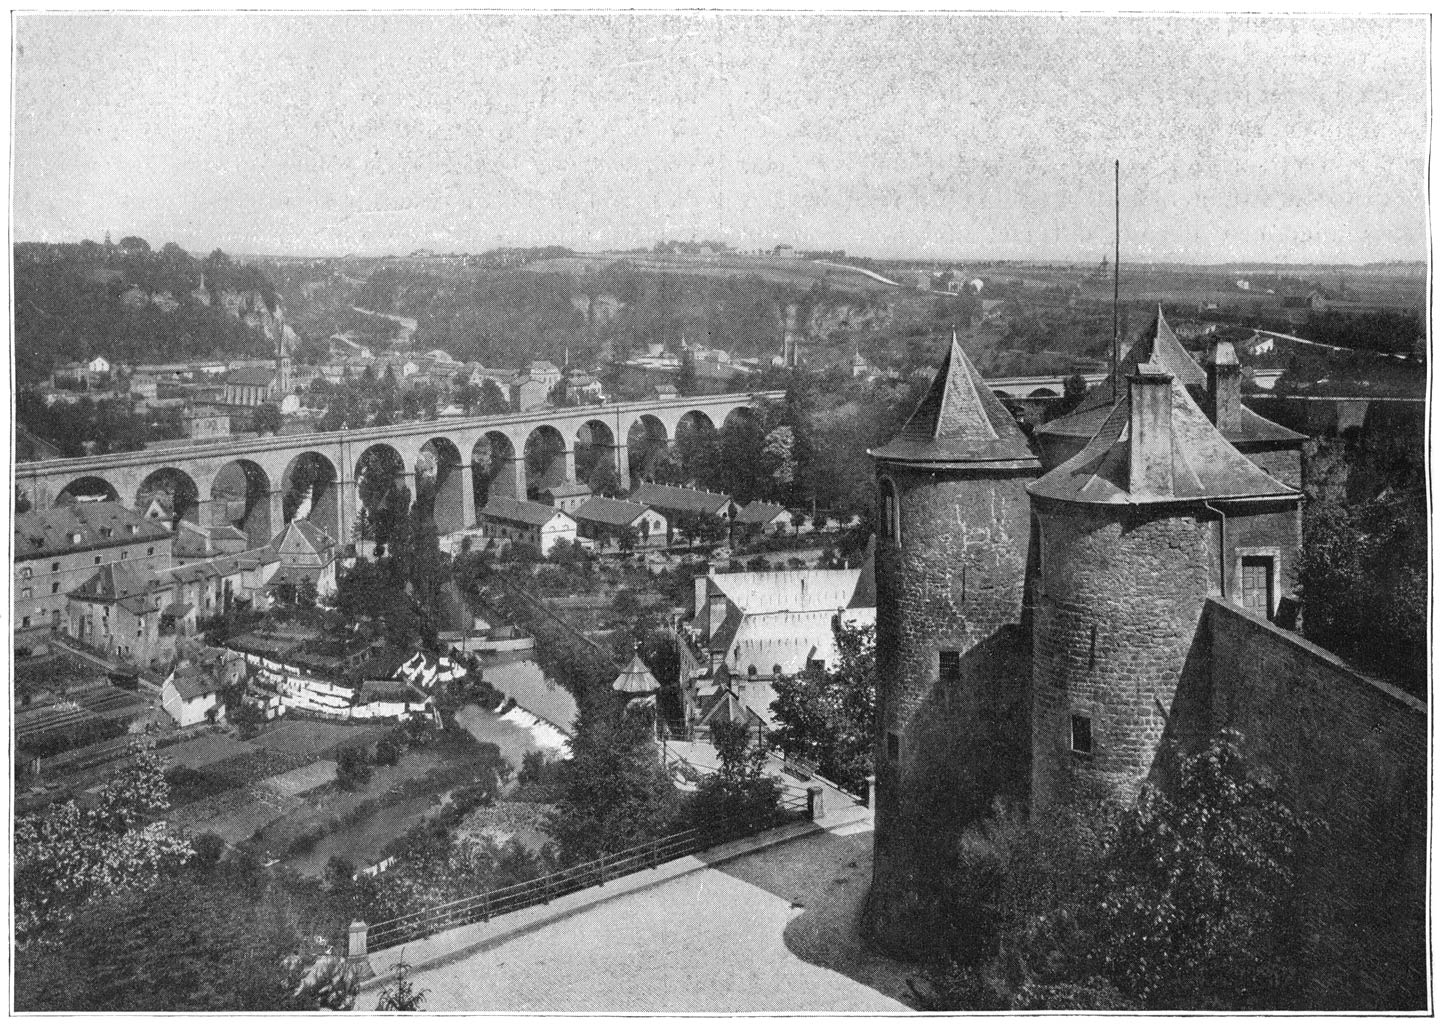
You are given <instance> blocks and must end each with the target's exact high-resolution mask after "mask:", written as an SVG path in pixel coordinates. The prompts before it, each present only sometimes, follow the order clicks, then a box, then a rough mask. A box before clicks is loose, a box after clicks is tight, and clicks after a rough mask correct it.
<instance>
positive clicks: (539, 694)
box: [484, 658, 580, 733]
mask: <svg viewBox="0 0 1440 1024" xmlns="http://www.w3.org/2000/svg"><path fill="white" fill-rule="evenodd" d="M484 671H485V681H486V682H487V683H489V684H490V685H491V686H493V687H495V688H496V689H497V690H499V691H500V692H501V693H503V694H505V696H507V697H513V698H515V702H516V703H517V704H519V705H520V706H521V707H522V708H524V709H525V710H526V711H529V712H531V713H532V714H534V715H536V716H538V717H540V718H543V719H544V720H545V721H547V722H549V723H550V724H551V725H553V726H555V727H556V728H558V729H559V730H560V731H562V732H565V733H573V732H574V731H575V716H576V715H578V714H579V713H580V709H579V707H578V706H577V705H576V704H575V698H574V697H572V696H570V691H569V690H567V689H565V687H563V686H561V685H560V684H559V683H557V682H555V681H554V680H551V679H546V678H545V673H544V672H542V671H540V666H539V665H537V664H535V662H534V661H532V660H530V659H529V658H515V659H511V658H498V659H496V660H494V661H492V660H490V659H486V660H485V662H484Z"/></svg>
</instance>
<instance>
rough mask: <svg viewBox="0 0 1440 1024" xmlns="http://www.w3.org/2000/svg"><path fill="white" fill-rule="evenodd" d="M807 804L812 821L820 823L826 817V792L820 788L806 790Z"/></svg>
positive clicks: (812, 787) (813, 787) (814, 787)
mask: <svg viewBox="0 0 1440 1024" xmlns="http://www.w3.org/2000/svg"><path fill="white" fill-rule="evenodd" d="M805 804H806V808H807V810H808V811H809V813H810V820H811V821H819V820H820V819H822V818H824V817H825V790H823V789H821V788H820V787H819V786H811V787H810V788H809V789H807V790H805Z"/></svg>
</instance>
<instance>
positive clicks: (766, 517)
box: [735, 499, 785, 526]
mask: <svg viewBox="0 0 1440 1024" xmlns="http://www.w3.org/2000/svg"><path fill="white" fill-rule="evenodd" d="M784 513H785V506H784V505H773V504H771V503H770V502H768V501H760V500H759V499H756V500H755V501H752V502H751V503H750V504H748V505H746V506H745V507H744V508H742V509H741V510H740V511H739V513H738V514H737V515H736V516H735V522H737V523H742V524H744V523H751V524H755V525H758V526H763V525H764V524H766V523H770V522H774V521H775V519H777V518H778V517H779V516H781V515H783V514H784Z"/></svg>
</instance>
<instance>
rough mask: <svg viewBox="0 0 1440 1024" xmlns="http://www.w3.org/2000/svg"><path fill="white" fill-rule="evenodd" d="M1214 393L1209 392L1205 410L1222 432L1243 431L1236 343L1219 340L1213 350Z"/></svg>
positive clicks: (1211, 361)
mask: <svg viewBox="0 0 1440 1024" xmlns="http://www.w3.org/2000/svg"><path fill="white" fill-rule="evenodd" d="M1206 369H1207V371H1208V376H1209V378H1210V379H1209V382H1208V383H1209V388H1210V393H1209V394H1208V395H1206V396H1205V414H1206V415H1207V416H1209V417H1210V422H1211V423H1213V424H1215V429H1216V430H1218V431H1220V433H1222V434H1226V435H1232V434H1238V433H1239V432H1240V360H1238V359H1236V358H1235V346H1234V345H1232V344H1231V343H1230V342H1228V341H1217V342H1215V347H1214V349H1212V350H1211V352H1210V365H1209V366H1208V367H1207V368H1206Z"/></svg>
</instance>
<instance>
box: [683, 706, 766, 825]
mask: <svg viewBox="0 0 1440 1024" xmlns="http://www.w3.org/2000/svg"><path fill="white" fill-rule="evenodd" d="M750 740H751V737H750V730H749V728H747V727H746V726H745V725H744V724H743V723H740V722H717V723H715V724H714V725H713V726H711V728H710V742H711V743H712V744H714V746H715V751H716V754H717V755H718V756H719V759H720V768H719V770H718V771H716V772H714V773H713V774H711V775H707V776H706V777H705V778H704V779H702V780H701V782H700V786H699V788H698V790H697V791H696V793H695V795H694V797H692V798H691V802H690V807H689V813H690V817H691V820H692V821H694V822H695V824H696V825H697V826H705V825H713V824H717V823H720V822H726V823H733V824H737V825H742V826H753V825H763V824H768V823H769V822H770V821H771V820H772V819H773V818H774V817H775V810H776V808H777V807H778V806H779V803H780V782H779V780H778V779H776V778H775V777H773V776H771V775H769V774H768V773H767V772H766V767H767V763H766V755H765V751H764V750H763V749H762V748H760V747H759V746H754V747H752V746H751V742H750Z"/></svg>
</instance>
